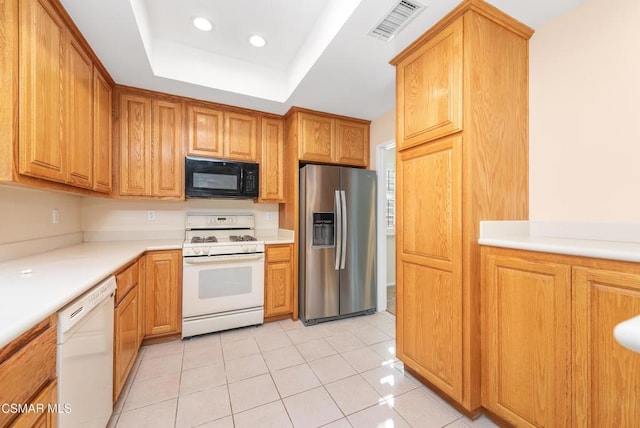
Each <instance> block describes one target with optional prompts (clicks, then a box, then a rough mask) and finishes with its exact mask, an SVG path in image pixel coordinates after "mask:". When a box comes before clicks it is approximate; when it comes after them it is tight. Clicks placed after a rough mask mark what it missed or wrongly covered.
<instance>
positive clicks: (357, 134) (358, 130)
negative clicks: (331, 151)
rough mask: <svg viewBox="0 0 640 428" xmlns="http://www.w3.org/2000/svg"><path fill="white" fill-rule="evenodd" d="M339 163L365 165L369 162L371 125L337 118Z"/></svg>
mask: <svg viewBox="0 0 640 428" xmlns="http://www.w3.org/2000/svg"><path fill="white" fill-rule="evenodd" d="M336 151H337V159H336V161H337V163H339V164H341V165H354V166H364V167H366V166H367V165H368V164H369V125H368V124H366V123H358V122H350V121H347V120H340V119H338V120H336Z"/></svg>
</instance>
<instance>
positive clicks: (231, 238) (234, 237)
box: [229, 235, 257, 242]
mask: <svg viewBox="0 0 640 428" xmlns="http://www.w3.org/2000/svg"><path fill="white" fill-rule="evenodd" d="M229 241H231V242H238V241H257V239H256V237H255V236H251V235H231V236H229Z"/></svg>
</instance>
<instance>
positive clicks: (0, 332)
mask: <svg viewBox="0 0 640 428" xmlns="http://www.w3.org/2000/svg"><path fill="white" fill-rule="evenodd" d="M180 248H182V240H177V239H173V240H148V241H117V242H116V241H111V242H85V243H82V244H77V245H73V246H70V247H64V248H60V249H56V250H53V251H48V252H45V253H41V254H36V255H32V256H28V257H22V258H18V259H14V260H9V261H5V262H2V263H0V295H2V299H0V347H2V346H5V345H6V344H8V343H9V342H11V341H12V340H13V339H15V338H16V337H18V336H19V335H20V334H22V333H23V332H25V331H26V330H28V329H29V328H31V327H32V326H34V325H35V324H36V323H38V322H39V321H41V320H42V319H44V318H46V317H47V316H49V315H51V314H53V313H55V312H57V311H58V310H60V309H61V308H62V307H64V306H65V305H67V304H68V303H70V302H71V301H72V300H73V299H75V298H76V297H78V296H80V295H82V293H84V292H86V291H88V290H89V289H90V288H91V287H92V286H94V285H96V284H97V283H99V282H100V281H101V280H103V279H104V278H106V277H108V276H109V275H111V274H113V273H114V272H116V271H117V270H119V269H120V268H122V267H124V266H125V265H127V264H128V263H129V262H131V261H133V260H135V259H136V258H138V257H139V256H141V255H142V254H143V253H144V252H145V251H155V250H176V249H180Z"/></svg>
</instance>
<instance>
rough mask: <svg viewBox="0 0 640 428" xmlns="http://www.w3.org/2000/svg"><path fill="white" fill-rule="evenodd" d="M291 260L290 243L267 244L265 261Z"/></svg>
mask: <svg viewBox="0 0 640 428" xmlns="http://www.w3.org/2000/svg"><path fill="white" fill-rule="evenodd" d="M288 261H291V245H288V244H287V245H278V246H267V263H270V262H288Z"/></svg>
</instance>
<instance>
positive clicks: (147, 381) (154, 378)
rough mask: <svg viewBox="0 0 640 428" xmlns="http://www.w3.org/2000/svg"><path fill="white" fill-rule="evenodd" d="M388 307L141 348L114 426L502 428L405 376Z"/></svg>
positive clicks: (232, 331)
mask: <svg viewBox="0 0 640 428" xmlns="http://www.w3.org/2000/svg"><path fill="white" fill-rule="evenodd" d="M394 337H395V318H394V316H393V315H391V314H390V313H388V312H379V313H377V314H374V315H368V316H361V317H356V318H349V319H344V320H339V321H332V322H327V323H322V324H319V325H315V326H312V327H304V326H303V325H302V323H300V322H293V321H291V320H287V321H280V322H275V323H270V324H266V325H263V326H259V327H246V328H241V329H236V330H231V331H227V332H221V333H214V334H209V335H204V336H200V337H196V338H193V339H187V340H184V341H179V340H176V341H173V342H167V343H163V344H159V345H151V346H145V347H143V348H142V349H140V353H139V355H138V359H137V360H136V363H135V365H134V368H133V369H132V371H131V374H130V376H129V379H128V380H127V383H126V385H125V387H124V389H123V392H122V394H121V397H120V399H119V400H118V402H117V403H116V405H115V408H114V413H113V416H112V417H111V421H110V422H109V427H118V428H126V427H135V428H141V427H153V428H162V427H167V428H171V427H180V428H181V427H196V426H197V427H203V428H204V427H209V428H213V427H219V428H223V427H238V428H242V427H250V428H255V427H260V428H269V427H274V428H285V427H296V428H298V427H302V428H307V427H321V426H322V427H327V428H329V427H332V428H340V427H354V428H359V427H362V428H371V427H394V428H398V427H436V428H440V427H448V428H466V427H469V426H471V427H494V426H496V425H494V424H493V423H492V422H491V421H489V420H488V419H486V418H480V419H478V420H476V421H471V420H469V419H467V418H466V417H464V416H463V415H461V414H460V413H458V412H457V411H456V410H455V409H454V408H453V407H451V406H450V405H448V404H447V403H446V402H444V401H443V400H442V399H441V398H439V397H438V396H437V395H435V394H434V393H433V392H431V391H430V390H429V389H428V388H426V387H425V386H423V385H422V384H421V383H420V382H418V381H417V380H416V379H415V378H413V377H412V376H411V375H409V374H408V373H405V371H404V367H403V364H402V362H400V361H399V360H397V359H396V358H395V352H394V350H395V339H394Z"/></svg>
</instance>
